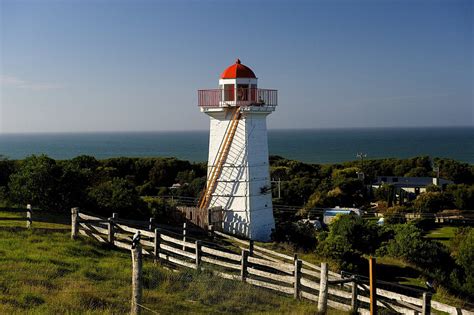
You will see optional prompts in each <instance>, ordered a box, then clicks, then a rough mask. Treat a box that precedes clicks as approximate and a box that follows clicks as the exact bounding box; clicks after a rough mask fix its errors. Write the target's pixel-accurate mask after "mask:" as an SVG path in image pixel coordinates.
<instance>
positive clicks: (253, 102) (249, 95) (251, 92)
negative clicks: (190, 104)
mask: <svg viewBox="0 0 474 315" xmlns="http://www.w3.org/2000/svg"><path fill="white" fill-rule="evenodd" d="M257 80H258V79H257V77H256V76H255V73H254V72H253V71H252V69H250V68H249V67H247V66H246V65H243V64H242V63H241V62H240V59H237V60H236V61H235V63H234V64H233V65H231V66H229V67H227V69H225V70H224V72H222V74H221V76H220V78H219V89H214V90H199V91H198V98H199V100H198V102H199V106H201V107H229V106H264V107H271V108H273V107H274V106H276V105H277V91H276V90H267V89H259V88H258V87H257Z"/></svg>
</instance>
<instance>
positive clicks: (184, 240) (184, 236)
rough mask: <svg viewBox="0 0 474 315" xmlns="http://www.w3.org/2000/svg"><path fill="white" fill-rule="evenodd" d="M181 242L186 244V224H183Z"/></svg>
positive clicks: (184, 248)
mask: <svg viewBox="0 0 474 315" xmlns="http://www.w3.org/2000/svg"><path fill="white" fill-rule="evenodd" d="M183 242H186V222H184V223H183ZM183 250H186V244H183Z"/></svg>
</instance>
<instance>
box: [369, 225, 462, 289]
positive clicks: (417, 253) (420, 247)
mask: <svg viewBox="0 0 474 315" xmlns="http://www.w3.org/2000/svg"><path fill="white" fill-rule="evenodd" d="M393 232H394V237H393V239H390V240H389V241H388V242H386V243H385V244H384V246H382V247H381V248H380V249H379V250H378V251H377V254H378V255H382V256H383V255H388V256H390V257H397V258H401V259H403V260H404V261H406V262H409V263H412V264H414V265H416V266H420V267H422V268H426V266H430V267H431V268H429V269H426V271H427V274H428V275H429V276H431V277H433V278H435V279H437V280H438V281H441V282H443V281H446V280H447V279H448V277H449V272H450V271H451V270H452V269H453V268H454V262H453V260H452V258H451V256H450V254H449V252H448V250H447V248H446V247H444V246H443V245H442V244H441V243H438V242H434V241H431V240H429V239H425V238H424V237H423V231H422V230H421V229H419V228H417V227H416V226H415V225H413V224H401V225H397V226H395V227H394V230H393Z"/></svg>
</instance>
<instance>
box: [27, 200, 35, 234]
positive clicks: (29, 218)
mask: <svg viewBox="0 0 474 315" xmlns="http://www.w3.org/2000/svg"><path fill="white" fill-rule="evenodd" d="M32 224H33V211H32V210H31V205H30V204H27V205H26V228H27V229H29V228H30V227H31V225H32Z"/></svg>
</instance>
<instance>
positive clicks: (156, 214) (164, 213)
mask: <svg viewBox="0 0 474 315" xmlns="http://www.w3.org/2000/svg"><path fill="white" fill-rule="evenodd" d="M143 201H144V202H145V203H146V204H147V207H148V211H149V213H150V214H151V216H152V217H153V218H155V219H156V221H157V222H160V223H173V222H174V220H175V217H176V202H173V201H171V200H167V199H163V198H159V197H143Z"/></svg>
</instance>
